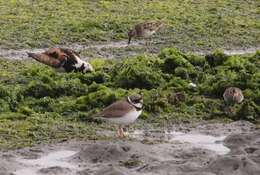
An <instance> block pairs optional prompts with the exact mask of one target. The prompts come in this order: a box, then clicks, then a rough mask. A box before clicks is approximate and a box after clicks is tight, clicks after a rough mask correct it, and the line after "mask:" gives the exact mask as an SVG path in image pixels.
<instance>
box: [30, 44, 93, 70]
mask: <svg viewBox="0 0 260 175" xmlns="http://www.w3.org/2000/svg"><path fill="white" fill-rule="evenodd" d="M27 54H28V56H29V57H32V58H33V59H35V60H36V61H39V62H41V63H43V64H45V65H48V66H51V67H53V68H55V69H56V70H60V71H66V72H72V71H75V72H83V73H86V72H92V71H94V69H93V67H92V66H91V64H89V63H87V62H85V61H83V60H81V59H80V56H79V54H78V53H77V52H75V51H74V50H71V49H64V48H51V49H49V50H47V51H45V52H43V53H27Z"/></svg>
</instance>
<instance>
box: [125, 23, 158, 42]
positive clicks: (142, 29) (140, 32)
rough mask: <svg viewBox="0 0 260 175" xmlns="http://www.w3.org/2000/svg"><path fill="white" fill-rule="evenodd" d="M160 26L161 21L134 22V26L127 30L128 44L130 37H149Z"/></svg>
mask: <svg viewBox="0 0 260 175" xmlns="http://www.w3.org/2000/svg"><path fill="white" fill-rule="evenodd" d="M162 26H163V23H162V22H160V21H155V22H144V23H140V24H136V25H135V26H134V28H133V29H131V30H130V31H129V32H128V44H130V42H131V39H132V38H133V37H144V38H147V37H150V36H151V35H153V34H154V33H155V32H157V31H158V30H159V29H160V28H161V27H162Z"/></svg>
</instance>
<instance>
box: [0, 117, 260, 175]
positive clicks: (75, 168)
mask: <svg viewBox="0 0 260 175" xmlns="http://www.w3.org/2000/svg"><path fill="white" fill-rule="evenodd" d="M99 134H100V135H107V136H110V139H106V140H98V141H97V140H96V141H78V140H71V141H66V142H63V143H58V144H53V145H38V146H36V147H32V148H23V149H19V150H14V151H2V152H0V157H1V158H0V174H1V175H11V174H12V175H22V174H24V175H41V174H44V175H54V174H55V175H59V174H63V175H72V174H76V175H88V174H94V175H123V174H125V175H139V174H140V175H141V174H145V175H152V174H162V175H164V174H165V175H166V174H174V175H214V174H217V175H259V174H260V130H259V129H257V128H256V126H255V125H254V124H251V123H249V122H246V121H238V122H232V123H229V124H222V123H206V122H200V123H192V124H176V125H174V126H170V127H167V128H157V129H153V128H150V127H147V129H145V130H133V129H132V130H130V131H129V134H130V135H129V138H128V139H118V138H116V137H114V135H113V134H114V133H113V132H112V131H100V133H99Z"/></svg>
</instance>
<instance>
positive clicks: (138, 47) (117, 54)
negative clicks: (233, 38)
mask: <svg viewBox="0 0 260 175" xmlns="http://www.w3.org/2000/svg"><path fill="white" fill-rule="evenodd" d="M53 47H64V48H71V49H74V50H76V51H78V52H80V53H81V56H82V58H83V59H84V60H87V59H92V58H108V59H113V58H114V59H121V58H126V57H130V56H135V55H140V54H144V53H149V54H155V53H159V52H160V50H161V49H163V48H166V47H177V46H175V45H174V43H167V42H164V41H163V40H161V39H158V38H155V39H150V40H135V41H133V42H132V43H131V44H130V45H128V44H127V41H115V42H105V43H104V42H96V43H92V44H91V45H80V44H71V45H57V46H53ZM46 49H48V48H35V49H21V50H13V49H1V48H0V58H6V59H28V56H27V52H36V53H37V52H43V51H44V50H46ZM178 49H180V50H181V51H183V52H190V53H193V54H196V55H206V54H209V53H212V52H213V51H214V49H209V48H208V49H206V48H204V49H201V48H193V49H190V48H188V49H187V48H185V47H178ZM223 50H224V53H225V54H227V55H236V54H251V53H255V52H256V51H257V50H260V46H251V47H239V48H223Z"/></svg>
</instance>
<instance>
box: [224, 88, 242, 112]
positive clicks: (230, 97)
mask: <svg viewBox="0 0 260 175" xmlns="http://www.w3.org/2000/svg"><path fill="white" fill-rule="evenodd" d="M223 98H224V101H225V103H226V105H227V110H228V112H231V108H230V106H232V105H234V104H236V103H241V102H242V101H243V100H244V95H243V93H242V91H241V89H239V88H237V87H229V88H227V89H226V90H225V92H224V94H223Z"/></svg>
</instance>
